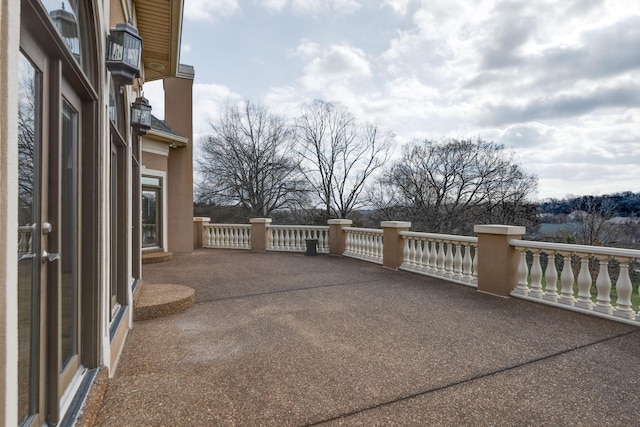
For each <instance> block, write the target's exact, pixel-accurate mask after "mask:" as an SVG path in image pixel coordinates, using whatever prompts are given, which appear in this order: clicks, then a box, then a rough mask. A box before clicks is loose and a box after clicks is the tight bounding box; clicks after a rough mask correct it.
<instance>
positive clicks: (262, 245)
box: [249, 218, 271, 252]
mask: <svg viewBox="0 0 640 427" xmlns="http://www.w3.org/2000/svg"><path fill="white" fill-rule="evenodd" d="M249 223H250V224H251V250H252V251H258V252H264V251H266V250H267V247H269V229H268V228H267V227H268V225H269V224H271V218H251V219H249Z"/></svg>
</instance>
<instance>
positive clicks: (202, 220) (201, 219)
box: [193, 216, 211, 222]
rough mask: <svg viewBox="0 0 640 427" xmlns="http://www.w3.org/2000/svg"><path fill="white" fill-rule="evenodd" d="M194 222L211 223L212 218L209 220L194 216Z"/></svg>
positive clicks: (204, 217)
mask: <svg viewBox="0 0 640 427" xmlns="http://www.w3.org/2000/svg"><path fill="white" fill-rule="evenodd" d="M193 221H194V222H205V221H207V222H210V221H211V218H207V217H206V216H194V217H193Z"/></svg>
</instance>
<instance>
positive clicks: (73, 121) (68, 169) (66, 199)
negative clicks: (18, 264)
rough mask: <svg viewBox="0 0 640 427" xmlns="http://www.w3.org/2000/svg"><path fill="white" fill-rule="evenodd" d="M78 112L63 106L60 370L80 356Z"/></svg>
mask: <svg viewBox="0 0 640 427" xmlns="http://www.w3.org/2000/svg"><path fill="white" fill-rule="evenodd" d="M78 126H79V118H78V112H77V111H76V110H74V109H73V107H72V106H71V105H70V104H69V103H68V102H66V101H63V103H62V152H61V156H62V171H61V174H62V182H61V186H60V187H61V200H62V203H61V215H60V218H61V220H62V223H61V226H62V228H61V230H60V232H61V235H62V236H64V238H63V239H61V242H60V243H61V245H60V246H61V247H60V263H61V266H62V272H61V273H62V282H61V285H60V288H61V289H60V294H61V295H60V296H61V305H62V307H61V310H60V311H61V319H60V321H61V325H60V334H61V337H60V342H61V350H62V355H61V357H62V359H61V362H62V364H61V366H60V370H61V371H62V369H63V368H64V367H65V365H66V364H67V362H68V361H69V360H70V359H71V357H72V356H74V355H75V354H77V353H78V327H79V325H78V243H77V242H78V135H79V128H78Z"/></svg>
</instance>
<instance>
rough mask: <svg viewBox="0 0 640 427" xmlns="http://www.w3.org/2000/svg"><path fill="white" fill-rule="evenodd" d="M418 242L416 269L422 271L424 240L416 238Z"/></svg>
mask: <svg viewBox="0 0 640 427" xmlns="http://www.w3.org/2000/svg"><path fill="white" fill-rule="evenodd" d="M414 241H415V242H416V245H418V247H417V248H416V258H415V260H414V261H415V265H416V270H418V271H422V256H423V253H422V240H420V239H419V238H417V237H416V238H415V240H414Z"/></svg>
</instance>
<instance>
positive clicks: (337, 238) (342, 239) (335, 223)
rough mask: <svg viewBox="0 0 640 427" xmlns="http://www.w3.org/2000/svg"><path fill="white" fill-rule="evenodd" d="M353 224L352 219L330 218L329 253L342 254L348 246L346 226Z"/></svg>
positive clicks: (328, 223)
mask: <svg viewBox="0 0 640 427" xmlns="http://www.w3.org/2000/svg"><path fill="white" fill-rule="evenodd" d="M351 224H353V221H351V220H350V219H330V220H328V221H327V225H328V226H329V255H340V256H342V254H343V253H344V251H345V249H346V248H347V233H345V232H344V228H345V227H349V226H350V225H351Z"/></svg>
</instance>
